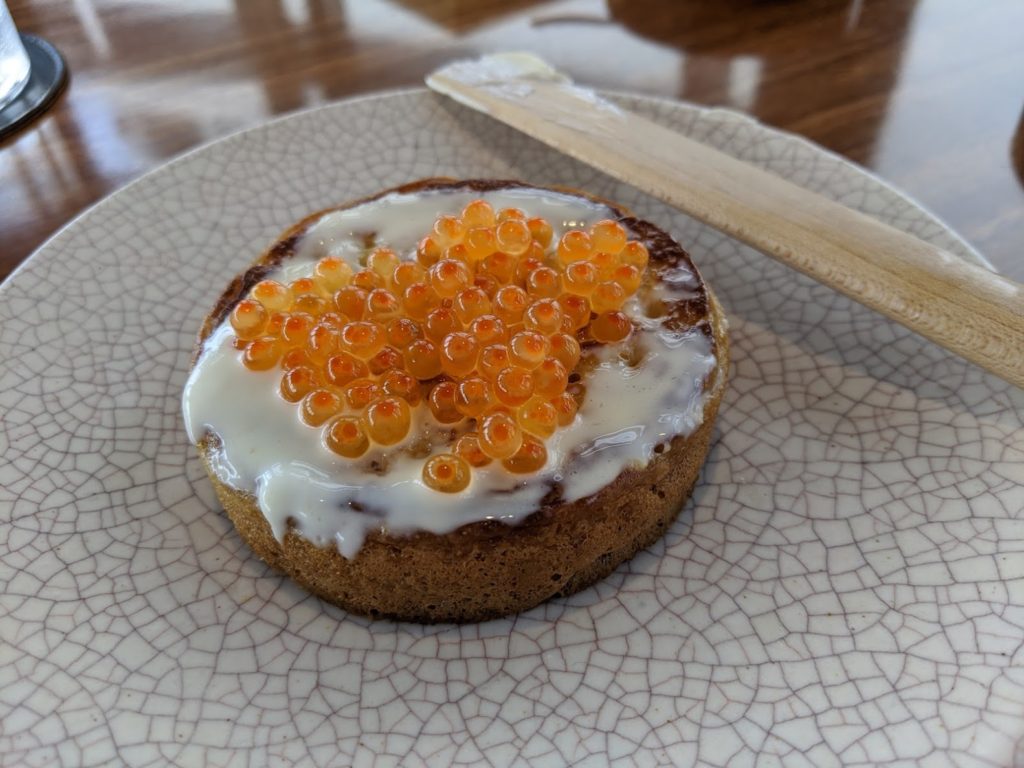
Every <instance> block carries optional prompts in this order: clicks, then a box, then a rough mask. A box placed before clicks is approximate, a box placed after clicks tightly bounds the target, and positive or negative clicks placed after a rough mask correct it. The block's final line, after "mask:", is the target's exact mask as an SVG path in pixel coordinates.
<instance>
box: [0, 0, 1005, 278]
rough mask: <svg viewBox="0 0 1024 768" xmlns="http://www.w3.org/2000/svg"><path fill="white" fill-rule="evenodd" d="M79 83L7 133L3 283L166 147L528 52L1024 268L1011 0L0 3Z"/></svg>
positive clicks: (168, 152) (0, 169)
mask: <svg viewBox="0 0 1024 768" xmlns="http://www.w3.org/2000/svg"><path fill="white" fill-rule="evenodd" d="M8 5H9V6H10V8H11V11H12V13H13V15H14V19H15V21H16V22H17V24H18V26H19V28H20V30H21V31H23V32H31V33H35V34H38V35H41V36H43V37H45V38H47V39H48V40H50V41H51V42H52V43H54V44H56V45H57V46H58V47H59V48H60V50H61V51H62V52H63V53H64V55H65V57H66V59H67V61H68V64H69V67H70V71H71V81H70V83H69V85H68V88H67V90H66V91H65V93H64V94H63V95H62V96H61V97H60V99H59V100H58V102H57V103H56V104H55V106H54V107H53V108H52V109H51V110H50V111H49V112H48V113H47V114H46V115H45V116H43V117H42V118H41V119H39V120H37V121H36V122H34V123H32V124H31V125H29V126H28V127H27V128H26V129H24V130H22V131H21V132H19V133H18V134H16V135H14V136H13V137H11V138H8V139H7V140H6V141H4V142H3V143H0V244H2V247H0V278H2V277H4V276H6V275H7V274H8V273H9V272H10V271H11V270H13V269H14V268H15V267H16V266H17V265H18V264H19V263H20V262H21V261H22V260H23V259H25V258H26V257H27V256H28V255H29V254H30V253H31V252H32V251H33V250H34V249H36V248H37V247H38V246H39V245H40V244H41V243H42V242H44V241H45V239H46V238H47V237H49V236H50V235H52V234H53V233H54V232H55V231H57V230H58V229H59V228H60V227H61V226H62V225H63V224H65V223H66V222H67V221H69V220H70V219H71V218H73V217H74V216H75V215H77V214H78V213H79V212H81V211H82V210H84V209H86V208H87V207H88V206H90V205H91V204H93V203H95V202H96V201H97V200H100V199H101V198H103V197H104V196H105V195H107V194H109V193H110V192H112V191H113V190H115V189H117V188H118V187H120V186H121V185H123V184H125V183H126V182H128V181H130V180H132V179H134V178H136V177H137V176H139V175H140V174H142V173H144V172H146V171H148V170H150V169H152V168H154V167H157V166H158V165H160V164H161V163H163V162H164V161H165V160H167V159H168V158H171V157H173V156H175V155H177V154H179V153H181V152H184V151H186V150H188V149H190V148H191V147H194V146H196V145H198V144H201V143H204V142H207V141H210V140H212V139H216V138H218V137H220V136H223V135H225V134H228V133H230V132H233V131H236V130H239V129H242V128H246V127H249V126H253V125H256V124H258V123H260V122H262V121H264V120H266V119H268V118H270V117H272V116H274V115H278V114H281V113H285V112H290V111H293V110H297V109H303V108H307V107H311V106H315V105H317V104H323V103H326V102H329V101H333V100H337V99H343V98H346V97H348V96H352V95H356V94H362V93H367V92H371V91H377V90H381V89H394V88H401V87H406V86H415V85H419V84H420V83H422V80H423V77H424V75H425V74H426V73H428V72H430V71H431V70H432V69H434V68H436V67H437V66H439V65H440V64H442V63H444V62H445V61H447V60H449V59H451V58H453V57H466V56H472V55H475V54H479V53H482V52H489V51H494V50H500V49H516V50H532V51H535V52H537V53H539V54H540V55H542V56H544V57H545V58H547V59H548V60H550V61H551V62H552V63H554V64H555V65H556V66H557V67H559V68H561V69H563V70H565V71H566V72H568V73H569V74H571V75H572V76H573V77H574V78H575V79H577V80H578V81H580V82H582V83H586V84H590V85H594V86H598V87H603V88H610V89H620V90H629V91H636V92H641V93H648V94H655V95H659V96H666V97H671V98H677V99H684V100H688V101H692V102H695V103H698V104H705V105H721V106H727V107H731V108H734V109H739V110H743V111H745V112H748V113H750V114H752V115H754V116H756V117H757V118H758V119H760V120H762V121H763V122H765V123H768V124H770V125H772V126H776V127H778V128H782V129H785V130H787V131H793V132H796V133H799V134H802V135H804V136H806V137H807V138H809V139H811V140H812V141H815V142H817V143H819V144H821V145H822V146H824V147H827V148H828V149H831V150H833V151H835V152H838V153H840V154H842V155H844V156H846V157H848V158H850V159H851V160H854V161H855V162H858V163H861V164H863V165H865V166H867V167H868V168H871V169H872V170H874V171H875V172H876V173H877V174H879V175H880V176H882V177H884V178H886V179H888V180H889V181H891V182H892V183H894V184H895V185H896V186H898V187H900V188H902V189H903V190H904V191H906V192H907V193H909V194H910V195H911V196H912V197H914V198H916V199H917V200H918V201H920V202H921V203H923V204H924V205H925V206H926V207H928V208H930V209H931V210H932V211H933V212H935V213H936V214H938V215H939V216H940V217H941V218H943V219H945V220H946V221H947V222H948V223H949V224H951V225H952V226H953V227H954V228H955V229H957V230H958V231H959V232H960V233H961V234H962V235H963V236H964V237H966V238H967V239H968V240H969V241H970V242H971V243H972V244H973V245H975V246H976V247H977V248H978V249H979V250H980V251H981V252H982V253H983V254H985V255H986V256H987V257H988V258H989V259H990V260H991V261H992V263H993V264H995V265H996V267H997V268H998V269H1000V270H1001V271H1003V272H1005V273H1006V274H1008V275H1009V276H1011V277H1013V278H1015V279H1017V280H1024V32H1022V30H1024V3H1022V2H1021V0H985V2H983V3H968V2H962V1H961V0H918V1H917V2H915V1H914V0H884V1H883V0H674V1H672V0H663V1H662V2H657V1H655V0H556V1H555V2H546V3H545V2H541V3H531V2H527V0H181V2H173V3H167V2H163V3H161V2H157V0H75V2H67V1H66V0H13V2H12V1H11V0H8Z"/></svg>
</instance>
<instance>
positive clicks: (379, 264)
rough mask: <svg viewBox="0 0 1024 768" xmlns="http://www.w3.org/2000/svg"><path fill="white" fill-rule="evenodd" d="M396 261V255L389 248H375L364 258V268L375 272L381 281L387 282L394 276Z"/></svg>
mask: <svg viewBox="0 0 1024 768" xmlns="http://www.w3.org/2000/svg"><path fill="white" fill-rule="evenodd" d="M398 261H399V259H398V254H397V253H395V252H394V251H392V250H391V249H390V248H377V249H376V250H374V251H373V253H371V254H370V255H369V256H367V257H366V268H367V269H369V270H372V271H373V272H376V273H377V274H378V275H380V277H381V279H382V280H387V279H389V278H390V277H391V276H392V275H393V274H394V272H395V267H397V266H398Z"/></svg>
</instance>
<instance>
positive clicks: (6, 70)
mask: <svg viewBox="0 0 1024 768" xmlns="http://www.w3.org/2000/svg"><path fill="white" fill-rule="evenodd" d="M29 68H30V67H29V61H28V54H27V53H25V46H23V45H22V44H21V37H19V36H18V30H17V29H16V28H15V26H14V19H13V18H11V12H10V11H9V10H7V3H6V2H4V0H0V109H3V108H4V107H5V106H6V105H7V104H9V103H10V102H11V101H12V100H13V99H16V98H17V97H18V94H19V93H21V90H22V88H24V87H25V84H26V83H27V82H28V76H29Z"/></svg>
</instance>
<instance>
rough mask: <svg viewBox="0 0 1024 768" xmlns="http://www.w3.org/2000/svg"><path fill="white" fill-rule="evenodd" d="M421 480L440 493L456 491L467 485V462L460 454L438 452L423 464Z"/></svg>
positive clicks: (463, 488)
mask: <svg viewBox="0 0 1024 768" xmlns="http://www.w3.org/2000/svg"><path fill="white" fill-rule="evenodd" d="M423 482H424V483H426V484H427V486H428V487H430V488H433V489H434V490H435V491H441V492H442V493H458V492H459V491H462V490H465V489H466V487H467V486H468V485H469V464H468V463H467V462H466V460H465V459H464V458H462V457H461V456H453V455H452V454H450V453H439V454H437V455H436V456H431V457H430V458H429V459H427V463H426V464H424V465H423Z"/></svg>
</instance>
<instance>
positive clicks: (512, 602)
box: [197, 179, 728, 623]
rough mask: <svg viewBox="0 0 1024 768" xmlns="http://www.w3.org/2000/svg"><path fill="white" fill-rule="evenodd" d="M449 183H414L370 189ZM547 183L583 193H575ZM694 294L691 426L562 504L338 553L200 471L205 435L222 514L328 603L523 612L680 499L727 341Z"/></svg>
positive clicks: (636, 224) (285, 239)
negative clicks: (699, 361)
mask: <svg viewBox="0 0 1024 768" xmlns="http://www.w3.org/2000/svg"><path fill="white" fill-rule="evenodd" d="M461 184H463V183H460V182H453V181H451V180H448V179H425V180H422V181H420V182H416V183H414V184H411V185H405V186H404V187H400V188H397V189H396V190H386V191H384V192H382V193H380V195H384V194H387V193H389V192H392V191H402V192H407V191H419V190H424V189H431V188H439V187H444V186H456V185H461ZM467 184H468V185H469V186H470V187H471V188H473V189H477V190H480V191H483V190H484V189H495V188H499V187H501V186H506V187H507V186H513V185H519V183H518V182H502V181H477V182H468V183H467ZM559 191H565V192H569V193H571V194H574V195H582V196H585V197H590V196H588V195H583V194H582V193H580V192H578V191H576V190H568V189H563V190H559ZM380 195H375V196H374V197H372V198H366V199H365V200H360V201H355V202H353V203H349V204H347V205H345V206H343V207H344V208H348V207H351V206H354V205H358V204H360V203H362V202H366V201H367V200H371V199H375V198H376V197H378V196H380ZM591 199H597V198H592V197H591ZM600 202H602V203H605V204H607V205H609V207H611V208H613V209H614V210H615V211H617V212H619V213H620V218H621V219H622V220H623V223H624V224H627V225H628V226H630V228H631V229H633V230H634V231H639V232H642V234H643V235H644V237H645V238H646V239H648V240H650V239H651V238H664V239H665V242H661V243H660V247H659V248H658V254H657V256H656V254H655V250H654V249H652V259H653V258H655V257H660V258H663V259H667V260H669V261H670V262H671V263H676V262H678V261H679V260H680V259H685V261H686V262H687V265H688V266H691V267H692V263H691V262H689V257H688V255H686V253H685V251H683V250H682V249H681V248H680V247H679V246H678V245H677V244H675V243H674V241H671V239H670V238H668V236H667V235H665V234H664V233H663V232H661V230H658V229H657V228H656V227H654V226H653V225H651V224H649V223H648V222H643V221H641V220H638V219H634V218H632V217H631V216H630V215H629V214H628V212H625V211H623V210H622V209H621V208H620V207H618V206H614V205H611V204H609V203H606V202H605V201H603V200H601V201H600ZM330 210H337V209H330ZM324 213H325V211H321V212H318V213H315V214H313V215H311V216H309V217H306V218H305V219H303V220H302V221H300V222H299V223H298V224H296V225H294V226H293V227H291V228H289V229H288V230H287V231H286V232H285V233H284V234H283V235H282V237H281V238H279V239H278V241H277V242H276V243H275V245H274V246H272V247H271V248H270V249H268V250H267V251H266V252H265V253H264V254H263V255H262V256H261V258H260V259H259V260H258V261H257V262H256V264H255V265H254V266H253V267H252V268H250V270H248V271H247V272H246V273H245V274H243V275H241V276H239V277H237V278H236V279H235V280H234V281H232V283H231V285H230V286H229V287H228V289H227V290H226V291H225V293H224V295H223V296H222V297H221V299H220V301H219V302H218V304H217V306H216V307H215V309H214V311H213V312H211V314H210V316H209V317H208V318H207V319H206V322H205V323H204V325H203V328H202V331H201V332H200V338H199V341H200V344H201V343H202V341H203V340H205V338H206V337H207V336H208V335H209V334H210V333H211V332H212V331H213V329H214V328H216V326H217V325H219V323H220V322H221V320H222V319H223V317H224V316H225V315H226V314H227V312H229V311H230V310H231V308H232V307H233V306H234V304H235V303H237V301H238V300H239V299H240V298H241V297H242V296H244V295H245V293H246V292H247V291H248V289H249V287H251V285H252V284H254V283H255V282H256V281H258V280H259V279H262V277H263V275H264V274H265V272H266V270H267V269H268V268H270V267H272V266H275V265H276V264H279V263H280V262H281V261H282V260H283V259H285V258H288V257H289V256H291V255H293V254H294V248H295V244H296V241H297V237H298V236H299V235H300V234H301V232H302V231H304V230H305V229H306V228H307V227H308V226H309V225H310V224H311V223H312V222H313V221H315V220H316V219H318V218H319V217H320V216H322V215H323V214H324ZM694 272H695V273H696V270H694ZM697 293H698V296H697V299H696V300H691V301H690V302H688V303H687V306H685V307H681V308H679V313H678V314H679V315H680V321H683V320H685V321H686V322H687V324H693V323H695V322H696V323H699V324H700V325H702V326H703V327H704V328H705V329H706V331H707V333H708V335H709V336H710V337H711V339H712V341H713V344H714V347H715V354H716V357H717V359H718V367H717V368H716V369H715V371H713V373H712V375H711V377H709V381H708V382H707V383H706V392H707V396H706V398H705V408H704V420H703V423H702V424H701V426H700V427H699V428H698V429H697V430H696V431H695V432H694V433H692V434H691V435H688V436H678V437H676V438H674V439H673V440H672V441H671V444H670V445H668V446H665V448H666V450H664V451H663V452H662V453H660V454H659V455H657V456H656V457H655V458H654V459H653V460H652V461H651V462H650V463H649V464H648V465H647V466H646V467H644V468H642V469H627V470H625V471H624V472H622V473H621V474H620V475H619V476H618V477H617V478H616V479H615V480H614V481H613V482H611V483H609V484H608V485H607V486H605V487H604V488H602V489H601V490H600V491H598V492H597V493H595V494H593V495H591V496H589V497H586V498H583V499H580V500H578V501H575V502H571V503H565V502H563V501H561V500H560V498H559V489H558V488H557V487H555V488H552V492H551V493H549V494H548V497H547V498H546V499H545V502H544V503H543V505H542V507H541V509H539V510H538V511H537V512H535V513H534V514H532V515H530V516H529V517H528V518H527V519H526V520H524V521H522V522H521V523H519V524H517V525H512V526H510V525H506V524H504V523H500V522H494V521H491V522H480V523H472V524H469V525H465V526H462V527H461V528H459V529H457V530H455V531H452V532H451V533H448V534H444V535H438V534H433V533H428V532H420V533H416V534H412V535H405V536H399V535H394V534H388V533H384V532H375V533H373V534H371V535H369V536H368V537H367V540H366V542H365V543H364V544H363V546H362V548H361V549H360V551H359V553H358V555H357V556H356V557H354V558H353V559H351V560H349V559H346V558H344V557H342V556H341V555H340V554H339V553H338V552H337V550H336V549H335V548H333V547H327V548H319V547H317V546H315V545H314V544H312V543H310V542H308V541H307V540H305V539H304V538H302V537H301V536H300V535H299V534H297V533H296V532H295V531H294V530H290V531H289V532H288V533H287V534H286V536H285V538H284V541H283V542H278V540H277V539H276V538H275V537H274V535H273V533H272V531H271V528H270V525H269V523H268V522H267V520H266V518H265V517H264V516H263V514H262V513H261V512H260V510H259V507H258V505H257V503H256V499H255V497H254V496H253V495H252V494H250V493H245V492H242V491H239V490H237V489H234V488H231V487H229V486H227V485H225V484H224V483H222V482H221V481H220V480H219V479H218V478H217V476H216V474H215V473H214V472H213V471H212V466H213V464H212V462H211V461H210V456H209V453H210V451H211V450H212V449H213V448H214V445H213V443H212V441H211V440H209V439H204V440H203V441H201V442H200V444H199V453H200V456H201V457H202V458H203V463H204V465H205V466H206V469H207V472H208V474H209V475H210V479H211V481H212V482H213V485H214V488H215V489H216V491H217V495H218V497H219V498H220V500H221V502H222V503H223V504H224V508H225V510H226V511H227V514H228V516H229V517H230V519H231V521H232V522H233V523H234V525H235V528H236V529H237V530H238V532H239V534H240V535H241V536H242V538H243V539H244V540H245V541H246V542H247V543H248V544H249V546H250V547H251V548H252V549H253V551H254V552H256V554H257V555H259V556H260V557H261V558H262V559H263V560H265V561H266V562H267V563H269V564H270V565H271V566H273V567H274V568H277V569H278V570H280V571H283V572H284V573H286V574H288V575H289V576H291V578H293V579H294V580H295V581H297V582H298V583H299V584H301V585H302V586H304V587H306V588H307V589H309V590H310V591H311V592H313V593H315V594H317V595H319V596H320V597H322V598H323V599H325V600H327V601H329V602H331V603H334V604H336V605H338V606H340V607H342V608H345V609H347V610H350V611H353V612H355V613H360V614H364V615H368V616H373V617H388V618H393V619H400V620H410V621H419V622H424V623H430V622H440V621H457V622H464V621H481V620H485V619H489V618H496V617H499V616H504V615H508V614H511V613H516V612H519V611H523V610H526V609H528V608H531V607H533V606H535V605H537V604H538V603H541V602H543V601H544V600H547V599H549V598H551V597H555V596H558V595H568V594H572V593H573V592H576V591H577V590H579V589H582V588H583V587H585V586H587V585H589V584H591V583H593V582H594V581H597V580H598V579H600V578H603V577H604V576H606V575H607V574H608V573H610V572H611V571H612V570H614V569H615V567H616V566H618V565H619V564H620V563H622V562H623V561H625V560H627V559H629V558H630V557H632V556H633V555H634V554H636V552H638V551H639V550H641V549H643V548H645V547H647V546H649V545H650V544H652V543H653V542H654V541H656V540H657V539H658V538H659V537H660V536H661V535H662V534H663V533H664V532H665V530H666V529H667V527H668V526H669V524H670V523H671V522H672V520H673V519H674V518H675V517H676V515H677V514H678V513H679V510H680V509H681V508H682V506H683V504H684V503H685V501H686V499H687V498H688V497H689V495H690V492H691V490H692V489H693V486H694V484H695V483H696V481H697V478H698V476H699V474H700V469H701V466H702V465H703V462H704V458H705V456H706V455H707V451H708V446H709V443H710V440H711V434H712V431H713V428H714V421H715V416H716V414H717V412H718V407H719V404H720V402H721V398H722V394H723V391H724V387H725V379H726V375H727V371H728V338H727V334H726V325H725V320H724V316H723V314H722V311H721V307H720V306H719V305H718V302H717V301H716V300H715V298H714V295H713V294H712V293H711V292H710V290H708V289H707V288H706V286H703V285H702V290H700V291H698V292H697ZM197 354H198V349H197Z"/></svg>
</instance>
